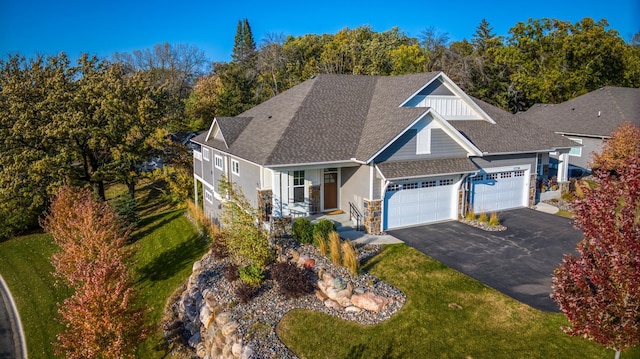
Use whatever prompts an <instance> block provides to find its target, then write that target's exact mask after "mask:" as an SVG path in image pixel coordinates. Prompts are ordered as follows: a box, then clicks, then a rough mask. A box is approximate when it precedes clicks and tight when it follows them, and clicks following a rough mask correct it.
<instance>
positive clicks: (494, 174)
mask: <svg viewBox="0 0 640 359" xmlns="http://www.w3.org/2000/svg"><path fill="white" fill-rule="evenodd" d="M487 179H488V180H494V179H498V174H497V173H487Z"/></svg>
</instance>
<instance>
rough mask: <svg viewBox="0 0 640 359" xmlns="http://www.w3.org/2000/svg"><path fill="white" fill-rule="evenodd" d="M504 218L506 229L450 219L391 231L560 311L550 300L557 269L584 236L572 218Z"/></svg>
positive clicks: (519, 296)
mask: <svg viewBox="0 0 640 359" xmlns="http://www.w3.org/2000/svg"><path fill="white" fill-rule="evenodd" d="M500 219H501V223H502V224H503V225H505V226H506V227H507V230H506V231H502V232H488V231H484V230H481V229H478V228H474V227H471V226H468V225H466V224H463V223H460V222H457V221H451V222H443V223H435V224H430V225H425V226H420V227H412V228H403V229H397V230H391V231H388V233H389V234H391V235H392V236H394V237H396V238H398V239H400V240H402V241H403V242H405V243H406V244H407V245H410V246H412V247H414V248H416V249H417V250H419V251H421V252H422V253H424V254H426V255H428V256H430V257H432V258H434V259H436V260H438V261H440V262H442V263H444V264H446V265H447V266H449V267H451V268H454V269H456V270H458V271H460V272H462V273H464V274H466V275H468V276H470V277H472V278H475V279H477V280H479V281H480V282H482V283H484V284H486V285H488V286H490V287H492V288H494V289H496V290H499V291H501V292H502V293H504V294H506V295H508V296H510V297H512V298H514V299H516V300H518V301H520V302H522V303H525V304H528V305H530V306H531V307H533V308H536V309H539V310H544V311H552V312H557V311H559V308H558V305H557V304H556V303H555V302H554V301H553V300H552V299H551V298H550V297H549V295H550V294H551V278H552V275H553V270H554V268H556V267H557V266H558V265H559V264H560V262H562V257H563V255H564V254H565V253H575V247H576V244H577V243H578V242H579V241H580V240H581V239H582V232H581V231H579V230H576V229H575V228H574V227H573V220H571V219H567V218H562V217H559V216H555V215H550V214H546V213H542V212H538V211H534V210H532V209H528V208H526V209H516V210H511V211H505V212H502V213H500Z"/></svg>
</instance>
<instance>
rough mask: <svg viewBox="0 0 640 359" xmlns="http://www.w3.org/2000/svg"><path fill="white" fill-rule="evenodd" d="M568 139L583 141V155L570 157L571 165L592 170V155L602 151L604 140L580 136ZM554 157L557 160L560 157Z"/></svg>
mask: <svg viewBox="0 0 640 359" xmlns="http://www.w3.org/2000/svg"><path fill="white" fill-rule="evenodd" d="M567 137H570V138H579V139H581V140H582V153H581V154H580V156H573V155H569V164H571V165H574V166H577V167H582V168H591V166H590V165H589V164H590V162H591V160H592V156H593V155H592V154H593V152H600V151H601V150H602V144H603V142H602V139H600V138H591V137H578V136H567ZM552 157H554V158H556V159H557V158H558V156H552Z"/></svg>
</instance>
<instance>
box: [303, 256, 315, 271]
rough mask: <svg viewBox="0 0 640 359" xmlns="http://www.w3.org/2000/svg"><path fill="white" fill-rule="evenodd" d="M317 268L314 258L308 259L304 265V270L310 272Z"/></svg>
mask: <svg viewBox="0 0 640 359" xmlns="http://www.w3.org/2000/svg"><path fill="white" fill-rule="evenodd" d="M315 266H316V260H315V259H313V258H308V259H307V260H305V261H304V264H303V267H304V269H306V270H308V271H312V270H313V267H315Z"/></svg>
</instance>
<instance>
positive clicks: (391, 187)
mask: <svg viewBox="0 0 640 359" xmlns="http://www.w3.org/2000/svg"><path fill="white" fill-rule="evenodd" d="M401 189H402V187H401V186H400V185H399V184H390V185H389V186H388V187H387V192H395V191H399V190H401Z"/></svg>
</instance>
